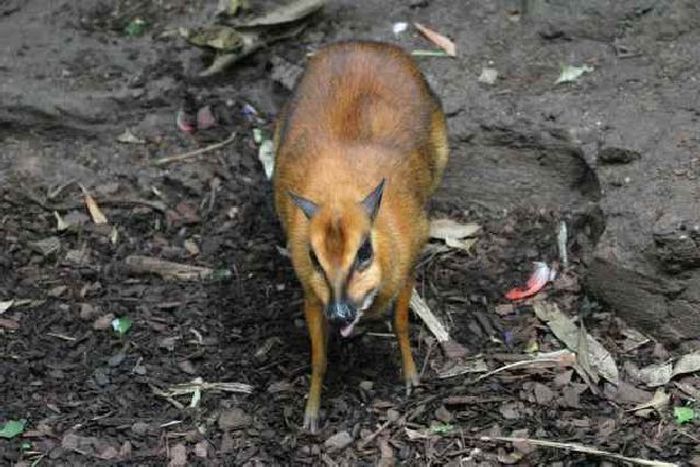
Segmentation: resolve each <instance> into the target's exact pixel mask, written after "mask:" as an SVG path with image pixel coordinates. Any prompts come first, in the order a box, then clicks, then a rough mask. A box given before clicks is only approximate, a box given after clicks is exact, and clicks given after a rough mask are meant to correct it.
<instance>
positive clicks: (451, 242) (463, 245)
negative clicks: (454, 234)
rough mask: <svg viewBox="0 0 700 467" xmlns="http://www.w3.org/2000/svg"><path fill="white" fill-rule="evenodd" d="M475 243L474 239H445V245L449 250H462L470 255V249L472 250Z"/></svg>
mask: <svg viewBox="0 0 700 467" xmlns="http://www.w3.org/2000/svg"><path fill="white" fill-rule="evenodd" d="M476 242H477V239H476V238H464V239H459V238H451V237H448V238H446V239H445V245H447V246H449V247H450V248H455V249H457V250H464V251H466V252H467V253H471V251H472V248H474V245H476Z"/></svg>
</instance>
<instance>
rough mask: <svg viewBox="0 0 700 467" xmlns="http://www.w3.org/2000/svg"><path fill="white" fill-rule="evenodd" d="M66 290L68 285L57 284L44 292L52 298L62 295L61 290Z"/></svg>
mask: <svg viewBox="0 0 700 467" xmlns="http://www.w3.org/2000/svg"><path fill="white" fill-rule="evenodd" d="M66 290H68V287H66V286H65V285H59V286H56V287H54V288H52V289H51V290H49V291H48V292H47V293H46V295H48V296H49V297H52V298H58V297H60V296H61V295H63V292H65V291H66Z"/></svg>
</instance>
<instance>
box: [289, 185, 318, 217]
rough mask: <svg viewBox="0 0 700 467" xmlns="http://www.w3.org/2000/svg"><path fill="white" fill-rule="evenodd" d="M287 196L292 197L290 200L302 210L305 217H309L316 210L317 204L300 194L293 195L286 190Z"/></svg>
mask: <svg viewBox="0 0 700 467" xmlns="http://www.w3.org/2000/svg"><path fill="white" fill-rule="evenodd" d="M288 193H289V196H290V197H291V198H292V201H294V204H296V205H297V206H298V207H299V209H301V210H302V212H303V213H304V214H305V215H306V218H307V219H311V218H312V217H313V216H314V214H316V212H317V211H318V204H316V203H314V202H313V201H311V200H310V199H306V198H304V197H302V196H299V195H295V194H294V193H292V192H291V191H290V192H288Z"/></svg>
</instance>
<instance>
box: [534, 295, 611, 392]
mask: <svg viewBox="0 0 700 467" xmlns="http://www.w3.org/2000/svg"><path fill="white" fill-rule="evenodd" d="M533 308H534V310H535V314H536V315H537V317H538V318H539V319H541V320H542V321H544V322H546V323H547V325H548V326H549V328H550V329H551V330H552V332H553V333H554V335H555V336H557V339H559V340H560V341H562V342H563V343H564V344H565V345H566V346H567V347H568V348H570V349H571V350H573V351H574V352H578V350H577V349H578V333H579V330H578V327H577V326H576V324H574V322H573V321H572V320H571V319H570V318H569V317H567V316H566V315H565V314H564V313H562V312H561V311H559V307H558V306H557V305H556V304H553V303H544V302H538V303H535V304H534V305H533ZM586 337H587V339H586V344H587V346H588V349H587V350H588V352H587V354H588V355H587V357H588V362H589V363H590V365H591V367H592V368H594V369H595V370H596V371H597V372H598V373H599V374H600V376H602V377H603V378H605V379H607V380H608V381H610V382H611V383H613V384H615V385H617V384H618V383H619V381H620V377H619V374H618V370H617V365H616V364H615V360H614V359H613V358H612V356H611V355H610V352H608V351H607V350H606V349H605V347H603V346H602V345H601V344H600V342H598V341H597V340H595V339H593V337H592V336H591V335H589V334H586Z"/></svg>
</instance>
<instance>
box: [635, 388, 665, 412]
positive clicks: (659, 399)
mask: <svg viewBox="0 0 700 467" xmlns="http://www.w3.org/2000/svg"><path fill="white" fill-rule="evenodd" d="M670 403H671V396H670V395H669V394H666V393H665V392H664V390H663V389H657V390H656V392H655V393H654V397H653V398H652V399H651V400H650V401H649V402H645V403H643V404H639V405H637V406H636V407H634V408H632V409H630V412H638V411H640V410H644V409H655V410H656V411H659V412H660V411H661V410H662V409H664V408H666V407H668V405H669V404H670Z"/></svg>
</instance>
